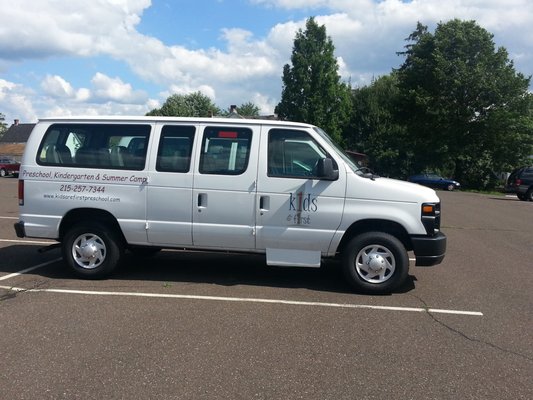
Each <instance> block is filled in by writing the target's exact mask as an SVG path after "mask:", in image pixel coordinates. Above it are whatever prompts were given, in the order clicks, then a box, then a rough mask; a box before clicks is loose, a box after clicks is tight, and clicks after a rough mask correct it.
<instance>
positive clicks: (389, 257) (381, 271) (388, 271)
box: [355, 244, 396, 283]
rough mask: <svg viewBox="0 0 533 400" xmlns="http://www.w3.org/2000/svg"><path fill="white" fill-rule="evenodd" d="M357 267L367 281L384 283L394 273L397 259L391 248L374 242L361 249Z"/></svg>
mask: <svg viewBox="0 0 533 400" xmlns="http://www.w3.org/2000/svg"><path fill="white" fill-rule="evenodd" d="M355 269H356V270H357V274H358V275H359V276H360V277H361V278H363V279H364V280H365V281H367V282H369V283H383V282H385V281H387V280H388V279H389V278H390V277H391V276H392V275H393V274H394V270H395V269H396V260H395V258H394V255H393V254H392V253H391V252H390V250H389V249H387V248H386V247H384V246H381V245H377V244H373V245H370V246H366V247H365V248H363V249H361V251H360V252H359V253H358V254H357V257H356V258H355Z"/></svg>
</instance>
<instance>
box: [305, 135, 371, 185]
mask: <svg viewBox="0 0 533 400" xmlns="http://www.w3.org/2000/svg"><path fill="white" fill-rule="evenodd" d="M313 128H314V130H315V131H316V132H317V133H318V134H319V135H320V137H321V138H322V139H324V140H325V141H327V142H328V143H329V144H330V145H331V147H332V148H333V149H334V150H335V152H336V153H337V155H338V156H339V157H341V158H342V160H343V161H344V162H345V163H346V165H348V167H349V168H350V169H351V170H352V171H353V172H355V173H356V174H357V175H360V176H364V173H363V171H361V168H360V167H358V166H357V165H356V164H355V163H354V162H353V161H352V159H351V158H350V157H349V156H348V155H347V154H346V153H345V152H344V150H343V149H342V148H341V147H340V146H339V145H338V144H337V143H335V141H333V140H332V139H331V138H330V137H329V135H328V134H327V133H326V132H324V131H323V130H322V129H320V128H319V127H318V126H314V127H313Z"/></svg>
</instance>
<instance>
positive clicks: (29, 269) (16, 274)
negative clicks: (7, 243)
mask: <svg viewBox="0 0 533 400" xmlns="http://www.w3.org/2000/svg"><path fill="white" fill-rule="evenodd" d="M58 261H61V258H56V259H55V260H51V261H47V262H44V263H42V264H39V265H34V266H33V267H29V268H26V269H23V270H22V271H18V272H13V273H12V274H9V275H5V276H0V281H5V280H7V279H11V278H14V277H15V276H19V275H22V274H25V273H26V272H30V271H33V270H35V269H37V268H41V267H46V266H47V265H50V264H53V263H55V262H58Z"/></svg>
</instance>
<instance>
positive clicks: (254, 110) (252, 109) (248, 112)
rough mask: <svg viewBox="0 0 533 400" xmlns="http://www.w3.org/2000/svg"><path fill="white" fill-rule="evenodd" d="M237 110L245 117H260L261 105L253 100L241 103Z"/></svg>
mask: <svg viewBox="0 0 533 400" xmlns="http://www.w3.org/2000/svg"><path fill="white" fill-rule="evenodd" d="M237 111H238V112H239V114H240V115H242V116H243V117H259V107H258V106H257V105H255V104H254V103H252V102H251V101H248V102H246V103H243V104H241V106H240V107H237Z"/></svg>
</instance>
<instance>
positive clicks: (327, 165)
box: [317, 158, 339, 181]
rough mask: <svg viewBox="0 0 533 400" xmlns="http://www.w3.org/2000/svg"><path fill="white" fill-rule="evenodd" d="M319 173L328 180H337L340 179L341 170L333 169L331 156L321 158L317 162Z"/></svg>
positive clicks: (321, 177)
mask: <svg viewBox="0 0 533 400" xmlns="http://www.w3.org/2000/svg"><path fill="white" fill-rule="evenodd" d="M317 175H318V177H319V178H320V179H324V180H326V181H336V180H337V179H339V170H336V169H333V160H332V159H331V158H321V159H320V160H318V164H317Z"/></svg>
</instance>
